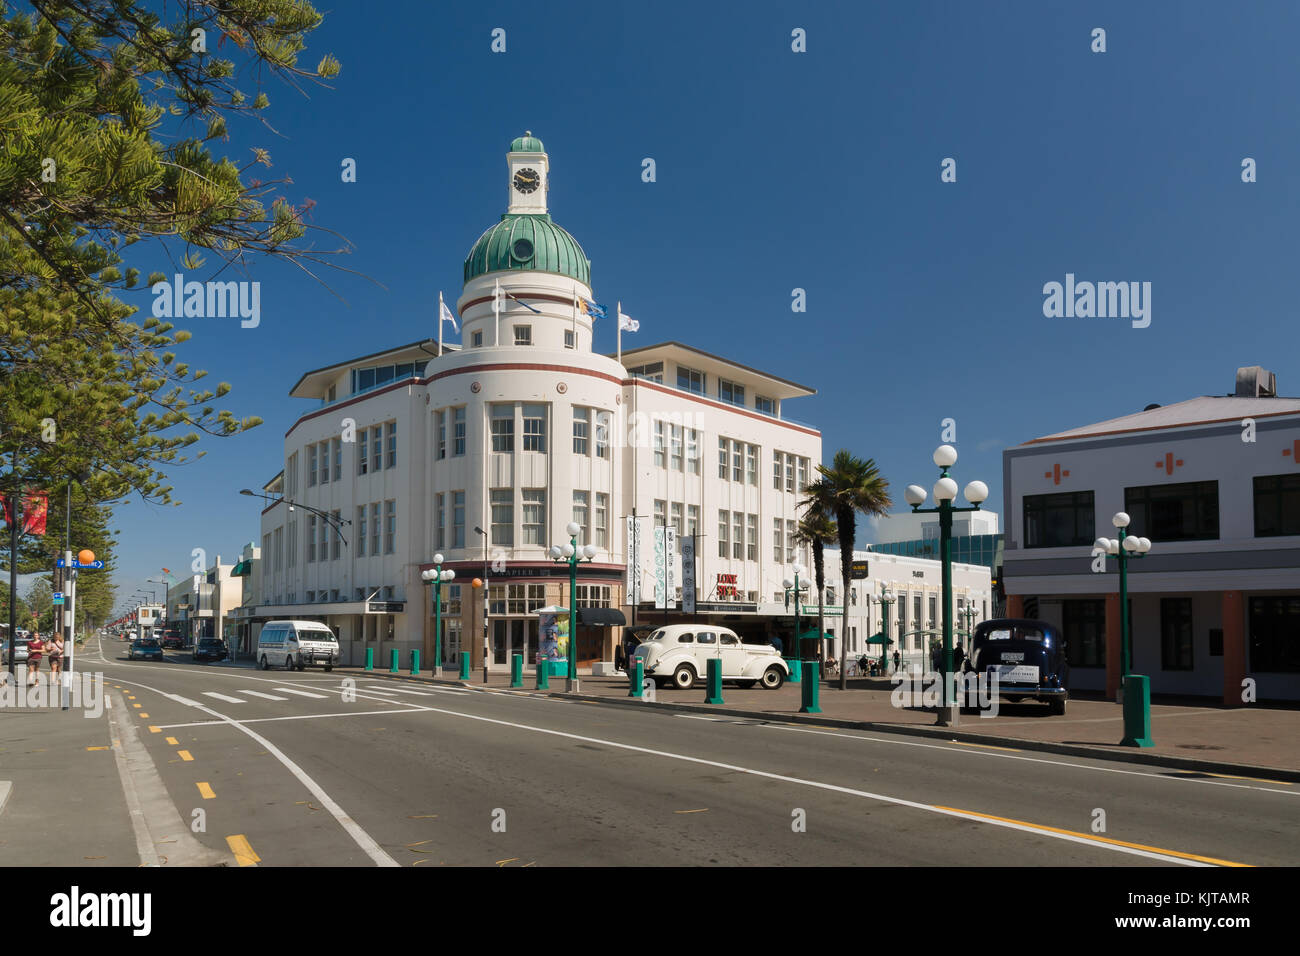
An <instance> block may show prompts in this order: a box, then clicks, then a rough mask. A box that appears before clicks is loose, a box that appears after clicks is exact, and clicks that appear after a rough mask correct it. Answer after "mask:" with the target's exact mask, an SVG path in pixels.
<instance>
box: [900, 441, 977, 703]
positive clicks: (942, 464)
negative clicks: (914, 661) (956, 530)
mask: <svg viewBox="0 0 1300 956" xmlns="http://www.w3.org/2000/svg"><path fill="white" fill-rule="evenodd" d="M934 463H935V464H936V465H938V466H939V468H940V474H939V480H938V481H937V482H935V485H934V500H935V503H936V504H937V507H934V508H922V507H921V505H922V504H924V503H925V497H926V496H925V489H924V488H922V487H920V486H919V485H908V486H907V489H906V490H905V491H904V492H903V499H904V500H905V501H906V502H907V503H908V504H909V505H911V506H912V512H913V513H914V514H938V515H939V550H940V558H941V560H942V562H943V565H942V566H943V698H942V700H943V704H942V706H941V707H940V708H939V716H938V721H937V723H938V724H939V725H940V726H947V725H948V724H955V723H956V722H957V708H956V706H955V704H954V702H953V690H952V687H951V682H952V677H951V675H952V516H953V514H954V513H956V512H962V511H979V510H980V504H981V503H983V501H984V500H985V499H986V498H988V496H989V488H988V485H986V484H984V482H982V481H972V482H971V483H970V484H968V485H967V486H966V491H965V494H966V500H967V501H969V502H970V503H971V507H969V508H958V507H957V506H955V505H954V504H953V500H954V499H955V498H956V497H957V482H956V481H954V480H953V479H952V478H950V477H948V469H949V468H951V467H952V466H953V465H955V464H956V463H957V449H955V448H953V447H952V446H951V445H940V446H939V447H938V448H936V449H935V452H934Z"/></svg>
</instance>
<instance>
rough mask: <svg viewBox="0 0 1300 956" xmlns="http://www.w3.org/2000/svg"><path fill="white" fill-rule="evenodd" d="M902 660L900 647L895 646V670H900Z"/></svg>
mask: <svg viewBox="0 0 1300 956" xmlns="http://www.w3.org/2000/svg"><path fill="white" fill-rule="evenodd" d="M902 662H903V657H902V655H901V654H899V653H898V649H897V648H895V649H894V670H895V671H897V670H898V668H899V667H900V666H901V664H902Z"/></svg>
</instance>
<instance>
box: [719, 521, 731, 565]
mask: <svg viewBox="0 0 1300 956" xmlns="http://www.w3.org/2000/svg"><path fill="white" fill-rule="evenodd" d="M730 531H731V515H730V513H729V512H726V511H722V510H719V511H718V557H720V558H725V557H727V556H728V555H729V554H730V553H731V545H730V544H729V543H728V540H727V539H728V536H729V532H730Z"/></svg>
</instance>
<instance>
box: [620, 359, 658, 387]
mask: <svg viewBox="0 0 1300 956" xmlns="http://www.w3.org/2000/svg"><path fill="white" fill-rule="evenodd" d="M627 374H628V377H629V378H643V379H645V380H646V381H647V382H659V383H660V384H662V383H663V380H664V363H663V362H650V363H648V364H646V365H638V366H636V367H635V368H630V369H628V370H627Z"/></svg>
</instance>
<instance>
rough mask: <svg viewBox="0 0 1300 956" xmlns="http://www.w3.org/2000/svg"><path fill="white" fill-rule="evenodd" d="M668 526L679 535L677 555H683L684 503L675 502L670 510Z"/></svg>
mask: <svg viewBox="0 0 1300 956" xmlns="http://www.w3.org/2000/svg"><path fill="white" fill-rule="evenodd" d="M668 524H669V526H670V527H671V528H672V529H673V531H675V532H676V533H677V553H678V554H681V553H682V531H683V530H684V529H683V527H682V503H681V502H680V501H674V502H673V503H672V505H671V507H670V508H669V509H668Z"/></svg>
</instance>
